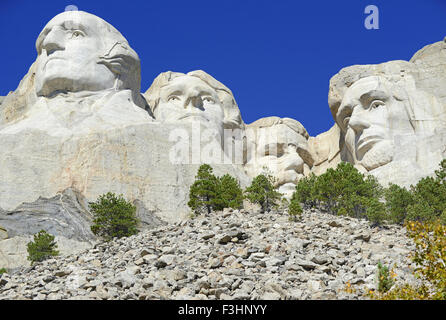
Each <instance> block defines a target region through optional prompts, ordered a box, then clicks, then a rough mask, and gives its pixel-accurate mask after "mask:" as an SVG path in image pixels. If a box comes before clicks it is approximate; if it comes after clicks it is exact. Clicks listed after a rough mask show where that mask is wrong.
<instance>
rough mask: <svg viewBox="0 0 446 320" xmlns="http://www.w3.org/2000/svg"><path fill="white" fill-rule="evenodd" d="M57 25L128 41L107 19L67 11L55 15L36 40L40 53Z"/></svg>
mask: <svg viewBox="0 0 446 320" xmlns="http://www.w3.org/2000/svg"><path fill="white" fill-rule="evenodd" d="M55 26H58V27H61V28H63V29H66V30H72V29H79V30H82V31H84V32H86V33H88V34H91V35H97V36H98V37H104V38H108V39H113V40H116V41H126V40H125V38H124V37H123V36H122V34H121V33H120V32H119V31H118V30H116V29H115V28H114V27H113V26H112V25H111V24H109V23H108V22H106V21H105V20H103V19H101V18H99V17H97V16H95V15H93V14H90V13H88V12H84V11H67V12H63V13H60V14H58V15H57V16H55V17H54V18H53V19H51V20H50V21H49V22H48V23H47V25H46V26H45V27H44V28H43V30H42V32H41V33H40V35H39V37H38V38H37V41H36V48H37V52H38V53H39V54H40V48H41V44H42V42H43V40H44V39H45V37H46V36H47V35H48V33H49V32H50V31H51V30H52V29H53V28H54V27H55Z"/></svg>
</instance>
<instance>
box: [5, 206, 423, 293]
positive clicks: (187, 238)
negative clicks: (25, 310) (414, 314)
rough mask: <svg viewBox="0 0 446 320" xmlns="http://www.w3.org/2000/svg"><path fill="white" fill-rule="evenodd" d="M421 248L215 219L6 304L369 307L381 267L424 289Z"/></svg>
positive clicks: (29, 278)
mask: <svg viewBox="0 0 446 320" xmlns="http://www.w3.org/2000/svg"><path fill="white" fill-rule="evenodd" d="M333 225H336V227H334V226H333ZM211 234H215V236H213V237H210V236H209V235H211ZM223 235H228V237H227V238H226V239H225V241H221V239H222V238H223ZM239 235H240V238H239V239H238V236H239ZM242 235H243V236H242ZM234 236H237V237H234ZM230 237H232V238H231V239H229V238H230ZM226 240H229V241H226ZM413 248H414V245H413V243H412V241H410V240H409V239H408V238H407V237H406V235H405V229H404V228H402V227H399V226H389V227H386V228H376V227H371V226H370V224H369V223H368V222H367V221H365V220H356V219H352V218H348V217H338V216H331V215H328V214H324V213H320V212H318V211H305V212H304V214H303V217H302V220H301V221H299V222H290V221H289V220H288V215H287V214H286V213H282V212H278V213H264V214H256V213H253V212H247V211H245V210H240V211H238V210H234V211H232V212H230V213H228V214H223V213H222V212H213V213H211V214H206V215H202V216H198V217H197V218H195V219H192V220H189V221H184V222H179V223H175V224H169V225H165V226H160V227H158V228H155V229H152V230H146V231H143V232H141V233H139V234H137V235H135V236H132V237H129V238H122V239H119V240H116V241H112V242H109V243H99V244H97V245H96V246H95V247H94V248H90V249H88V250H84V251H82V252H80V253H77V254H75V255H67V256H62V257H56V258H55V259H51V260H47V261H45V262H43V263H41V264H37V265H35V266H34V267H32V268H20V269H18V270H16V271H15V272H12V273H10V274H4V275H3V276H2V277H0V299H52V300H54V299H100V300H102V299H135V300H136V299H140V300H145V299H206V300H207V299H210V300H213V299H224V300H230V299H247V300H252V299H364V298H365V297H364V293H365V292H368V291H369V290H370V289H374V288H376V286H377V263H378V262H379V261H380V262H382V263H383V264H384V265H386V266H390V267H393V266H395V271H396V273H397V275H398V277H397V282H406V281H408V282H409V283H414V281H416V280H415V279H414V278H413V276H412V270H413V267H414V265H412V264H411V260H410V259H409V258H408V255H409V253H410V251H411V250H413ZM411 268H412V269H411ZM347 283H350V284H351V285H352V287H353V288H354V289H355V292H354V293H347V292H346V291H345V289H346V287H347Z"/></svg>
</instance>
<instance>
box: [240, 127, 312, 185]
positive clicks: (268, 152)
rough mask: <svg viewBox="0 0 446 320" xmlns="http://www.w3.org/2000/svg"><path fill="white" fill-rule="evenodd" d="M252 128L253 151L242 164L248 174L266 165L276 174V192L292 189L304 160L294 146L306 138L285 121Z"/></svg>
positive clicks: (257, 171)
mask: <svg viewBox="0 0 446 320" xmlns="http://www.w3.org/2000/svg"><path fill="white" fill-rule="evenodd" d="M256 131H257V132H256V136H257V137H256V142H255V149H254V154H253V155H252V156H251V159H248V163H247V165H246V168H247V171H248V174H249V175H251V176H253V177H254V176H256V175H258V174H261V173H262V172H263V171H264V169H266V170H267V171H268V172H269V173H270V174H271V175H272V176H274V177H275V178H276V180H277V181H276V187H279V191H280V192H282V193H288V191H291V193H292V192H293V191H294V187H295V184H296V183H297V181H298V180H299V179H300V178H301V177H302V175H303V170H304V160H303V159H302V158H301V157H300V155H299V154H298V152H297V147H298V145H302V144H303V143H304V144H305V143H306V139H305V138H304V137H302V136H301V135H300V134H298V133H297V132H295V131H294V130H292V129H291V128H289V127H288V126H287V125H285V124H277V125H274V126H272V127H266V128H258V129H257V130H256ZM288 189H290V190H288Z"/></svg>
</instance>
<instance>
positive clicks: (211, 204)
mask: <svg viewBox="0 0 446 320" xmlns="http://www.w3.org/2000/svg"><path fill="white" fill-rule="evenodd" d="M212 172H213V169H212V167H211V166H210V165H208V164H202V165H201V166H200V167H199V168H198V172H197V175H196V176H195V181H194V183H193V184H192V185H191V186H190V189H189V202H188V203H187V205H188V206H189V207H190V208H191V209H192V211H193V212H195V214H200V213H203V212H207V213H210V212H211V211H212V210H214V209H215V207H216V206H219V205H221V204H220V203H221V201H218V200H217V196H218V191H219V187H218V184H219V180H218V178H217V177H216V176H214V174H213V173H212Z"/></svg>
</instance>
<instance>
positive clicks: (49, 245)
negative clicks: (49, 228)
mask: <svg viewBox="0 0 446 320" xmlns="http://www.w3.org/2000/svg"><path fill="white" fill-rule="evenodd" d="M56 249H57V243H56V242H55V241H54V236H53V235H50V234H49V233H47V232H46V231H45V230H40V231H39V232H38V233H36V234H35V235H34V241H31V242H28V244H27V251H28V260H30V261H31V263H34V262H41V261H43V260H46V259H48V258H51V257H54V256H57V255H58V254H59V251H57V250H56Z"/></svg>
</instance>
